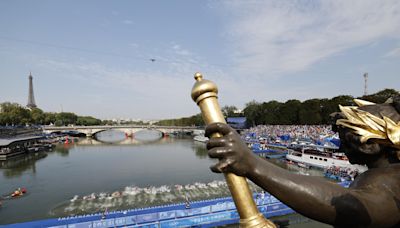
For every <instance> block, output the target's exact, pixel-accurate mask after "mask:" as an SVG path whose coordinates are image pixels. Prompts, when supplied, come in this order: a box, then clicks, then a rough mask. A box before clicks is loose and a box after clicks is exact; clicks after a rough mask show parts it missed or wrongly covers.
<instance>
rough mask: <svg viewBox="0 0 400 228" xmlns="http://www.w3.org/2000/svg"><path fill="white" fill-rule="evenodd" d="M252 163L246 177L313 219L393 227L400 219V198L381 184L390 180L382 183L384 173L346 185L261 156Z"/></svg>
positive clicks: (363, 225)
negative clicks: (349, 185)
mask: <svg viewBox="0 0 400 228" xmlns="http://www.w3.org/2000/svg"><path fill="white" fill-rule="evenodd" d="M253 167H254V168H251V169H249V172H248V173H247V174H246V177H247V178H249V179H250V180H251V181H253V182H254V183H255V184H257V185H259V186H260V187H262V188H263V189H265V190H266V191H268V192H269V193H271V194H272V195H274V196H275V197H276V198H278V199H279V200H281V201H282V202H283V203H285V204H286V205H288V206H289V207H291V208H293V209H294V210H296V211H297V212H298V213H301V214H303V215H305V216H307V217H309V218H312V219H314V220H318V221H321V222H324V223H328V224H331V225H335V226H344V227H358V226H359V227H392V226H393V225H394V224H397V223H399V222H400V201H399V200H398V199H397V202H396V195H394V194H393V191H392V190H387V189H384V188H383V187H382V186H384V185H385V184H386V185H388V184H390V182H386V183H380V182H382V180H381V179H382V178H383V177H380V180H378V179H377V178H376V179H375V178H371V179H368V177H365V178H366V180H367V181H366V182H368V183H373V184H372V185H371V184H367V183H366V184H362V185H361V186H355V187H354V186H353V187H351V188H344V187H342V186H340V185H339V184H337V183H333V182H329V181H327V180H325V179H323V178H321V177H313V176H304V175H298V174H294V173H291V172H288V171H287V170H285V169H282V168H280V167H277V166H275V165H274V164H271V163H270V162H268V161H266V160H265V159H262V158H260V157H255V162H254V166H253ZM360 178H363V177H360ZM396 186H399V185H395V186H394V187H396ZM397 197H400V196H397Z"/></svg>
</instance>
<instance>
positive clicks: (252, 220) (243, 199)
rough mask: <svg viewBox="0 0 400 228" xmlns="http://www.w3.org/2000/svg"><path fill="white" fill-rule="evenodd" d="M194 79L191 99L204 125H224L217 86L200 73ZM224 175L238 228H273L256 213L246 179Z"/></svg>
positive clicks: (217, 135) (217, 134)
mask: <svg viewBox="0 0 400 228" xmlns="http://www.w3.org/2000/svg"><path fill="white" fill-rule="evenodd" d="M194 79H195V80H196V83H195V84H194V85H193V88H192V99H193V101H195V102H196V104H197V105H198V106H199V107H200V110H201V113H202V116H203V120H204V122H205V124H210V123H215V122H219V123H226V122H225V119H224V116H223V115H222V112H221V108H220V107H219V104H218V100H217V97H218V96H217V95H218V88H217V85H215V83H213V82H212V81H209V80H205V79H203V76H202V75H201V74H200V73H196V74H195V75H194ZM221 136H222V135H221V134H219V133H216V134H214V135H212V136H211V137H213V138H214V137H221ZM224 175H225V179H226V182H227V185H228V188H229V191H230V192H231V195H232V198H233V201H234V202H235V205H236V209H237V211H238V213H239V216H240V227H275V225H274V224H273V223H272V222H271V221H269V220H267V219H265V218H264V216H263V215H262V214H261V213H260V212H259V211H258V209H257V206H256V204H255V203H254V200H253V196H252V193H251V191H250V188H249V185H248V183H247V180H246V178H244V177H241V176H237V175H235V174H233V173H225V174H224Z"/></svg>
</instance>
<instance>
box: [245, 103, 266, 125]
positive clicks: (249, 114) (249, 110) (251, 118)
mask: <svg viewBox="0 0 400 228" xmlns="http://www.w3.org/2000/svg"><path fill="white" fill-rule="evenodd" d="M243 112H244V116H245V117H246V120H247V122H248V125H250V126H256V125H258V124H259V123H260V122H261V116H262V113H261V104H260V103H258V102H256V101H255V100H253V101H250V102H249V103H247V104H246V107H245V108H244V110H243Z"/></svg>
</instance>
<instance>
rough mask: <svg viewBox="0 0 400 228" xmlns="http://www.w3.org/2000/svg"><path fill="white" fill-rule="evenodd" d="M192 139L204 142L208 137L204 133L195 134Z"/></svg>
mask: <svg viewBox="0 0 400 228" xmlns="http://www.w3.org/2000/svg"><path fill="white" fill-rule="evenodd" d="M193 140H194V141H197V142H203V143H206V142H208V137H205V136H204V135H196V136H195V137H193Z"/></svg>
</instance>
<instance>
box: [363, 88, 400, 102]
mask: <svg viewBox="0 0 400 228" xmlns="http://www.w3.org/2000/svg"><path fill="white" fill-rule="evenodd" d="M396 95H397V96H398V95H400V94H399V91H397V90H394V89H384V90H381V91H379V92H377V93H374V94H371V95H367V96H362V97H361V99H363V100H367V101H371V102H374V103H384V102H385V101H386V100H387V99H389V98H390V97H393V96H396Z"/></svg>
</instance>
